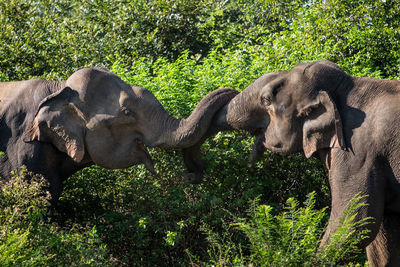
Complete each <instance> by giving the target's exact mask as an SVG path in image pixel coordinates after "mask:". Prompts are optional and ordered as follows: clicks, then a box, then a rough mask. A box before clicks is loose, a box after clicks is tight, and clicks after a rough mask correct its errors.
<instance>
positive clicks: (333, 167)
mask: <svg viewBox="0 0 400 267" xmlns="http://www.w3.org/2000/svg"><path fill="white" fill-rule="evenodd" d="M399 118H400V81H396V80H382V79H374V78H369V77H353V76H350V75H348V74H346V73H345V72H344V71H343V70H342V69H341V68H340V67H339V66H338V65H336V64H335V63H333V62H329V61H319V62H313V63H306V64H300V65H297V66H296V67H294V68H293V69H291V70H290V71H287V72H275V73H268V74H265V75H263V76H262V77H260V78H259V79H257V80H256V81H255V82H254V83H252V84H251V85H250V86H248V87H247V88H246V89H245V90H244V91H243V92H241V93H240V94H239V95H237V96H236V97H235V98H233V99H232V100H231V101H230V102H229V103H228V104H226V105H225V106H224V107H223V108H221V110H220V111H218V112H217V114H216V115H215V116H214V118H213V121H212V123H211V127H210V130H209V131H210V132H214V131H217V130H226V129H228V130H229V129H245V130H248V131H249V132H250V133H252V134H254V135H256V136H257V137H256V142H255V144H254V148H253V154H254V155H253V157H257V156H259V155H261V154H262V153H263V152H264V151H265V149H269V150H271V151H273V152H277V153H281V154H292V153H304V155H305V156H306V157H307V158H309V157H312V156H313V157H316V158H318V159H319V160H321V161H322V163H323V164H324V165H325V166H326V168H327V169H328V174H329V184H330V189H331V196H332V200H331V212H330V218H329V222H328V226H327V230H326V231H325V233H324V236H323V238H322V241H321V246H323V245H325V244H327V243H329V239H330V236H331V234H332V233H333V232H335V231H336V229H337V226H338V219H339V218H340V217H342V216H343V215H344V214H343V212H344V210H345V208H346V206H347V204H348V203H349V202H350V200H351V199H352V198H353V197H354V196H355V195H356V194H361V195H365V196H366V197H365V198H363V200H362V202H364V203H365V204H367V205H365V206H363V207H361V208H360V209H359V210H358V214H357V216H356V219H355V221H360V220H363V219H365V218H368V217H372V218H373V220H372V222H371V223H369V224H368V225H367V226H364V227H365V229H368V230H369V231H370V232H369V234H368V238H366V239H364V240H362V241H360V242H359V244H358V245H359V247H360V248H366V252H367V257H368V260H369V262H370V264H371V266H398V264H399V263H400V230H399V229H400V168H399V166H400V120H399ZM196 145H198V144H196ZM186 153H187V156H188V159H187V160H186V161H189V162H190V161H191V160H193V159H190V158H189V156H190V155H191V153H193V151H189V152H186ZM194 160H195V161H194V163H196V162H197V161H198V159H194ZM194 163H193V162H192V165H193V164H194Z"/></svg>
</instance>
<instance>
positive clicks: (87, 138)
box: [24, 68, 236, 172]
mask: <svg viewBox="0 0 400 267" xmlns="http://www.w3.org/2000/svg"><path fill="white" fill-rule="evenodd" d="M235 94H236V93H235V91H233V90H217V91H214V92H212V93H210V94H209V95H207V96H206V97H205V98H204V99H203V100H202V101H201V102H200V103H199V105H198V106H197V107H196V109H195V110H194V111H193V113H192V114H191V116H190V117H188V118H187V119H183V120H179V119H176V118H173V117H171V116H170V115H169V114H168V113H167V112H166V111H165V109H164V108H163V106H162V105H161V104H160V103H159V102H158V101H157V99H156V98H155V97H154V95H153V94H152V93H150V92H149V91H147V90H146V89H144V88H140V87H136V86H131V85H129V84H126V83H125V82H123V81H122V80H121V79H120V78H119V77H118V76H117V75H115V74H112V73H110V72H109V71H107V70H105V69H98V68H86V69H81V70H79V71H77V72H75V73H74V74H72V75H71V76H70V77H69V78H68V79H67V80H66V81H65V86H64V88H63V89H61V90H59V91H57V92H55V93H53V94H50V95H49V96H47V97H46V98H45V99H43V100H42V101H41V103H40V104H39V106H38V110H37V113H36V115H35V116H34V119H33V121H32V122H31V124H30V125H29V127H27V130H26V131H25V133H24V140H25V141H27V142H32V141H40V142H48V143H51V144H53V145H54V146H55V147H56V148H57V149H58V150H60V151H61V152H64V153H66V154H67V155H68V156H69V157H70V158H71V159H73V160H74V161H75V162H76V163H78V164H86V165H87V164H90V163H95V164H98V165H100V166H102V167H104V168H112V169H114V168H125V167H129V166H132V165H135V164H140V163H143V164H144V165H145V166H146V167H147V168H148V169H149V170H150V171H152V172H153V171H154V168H153V163H152V160H151V158H150V156H149V154H148V152H147V150H146V148H145V147H144V144H145V145H147V146H150V147H154V146H157V147H164V148H185V147H189V146H191V145H193V144H195V143H196V142H197V141H198V140H199V139H200V138H201V137H202V136H203V135H204V132H205V131H206V130H207V129H208V125H209V124H210V122H211V120H212V117H213V115H214V113H215V112H216V111H217V110H218V109H219V108H221V106H223V105H224V104H225V103H226V102H228V101H229V100H230V99H231V98H233V96H234V95H235Z"/></svg>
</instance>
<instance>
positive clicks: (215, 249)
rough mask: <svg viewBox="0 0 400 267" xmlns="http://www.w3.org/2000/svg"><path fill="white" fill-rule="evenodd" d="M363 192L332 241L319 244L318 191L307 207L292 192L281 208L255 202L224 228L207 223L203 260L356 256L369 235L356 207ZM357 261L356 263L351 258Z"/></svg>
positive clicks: (316, 261) (241, 262)
mask: <svg viewBox="0 0 400 267" xmlns="http://www.w3.org/2000/svg"><path fill="white" fill-rule="evenodd" d="M361 200H362V197H359V196H355V198H353V200H352V201H351V203H349V205H348V206H347V208H346V210H345V215H344V217H342V218H341V220H340V222H339V227H338V231H337V232H335V233H333V234H332V236H331V239H330V242H329V244H327V245H325V246H323V247H319V244H320V237H321V235H322V233H323V225H324V223H325V222H326V220H325V218H326V215H327V214H326V209H320V210H316V209H315V193H311V194H309V195H308V196H307V199H306V201H305V202H304V207H299V202H298V201H296V200H295V199H294V198H289V199H288V200H287V202H286V205H285V206H284V208H283V211H281V212H280V213H278V214H276V215H275V214H274V213H275V212H274V209H273V208H272V207H271V206H269V205H259V204H258V200H255V201H253V202H252V203H251V205H250V209H249V211H248V216H247V218H236V219H235V222H234V223H232V224H230V225H229V226H228V225H227V224H225V229H224V231H223V232H222V233H215V232H213V231H212V230H211V229H210V228H209V227H208V226H205V227H204V228H203V229H204V232H205V233H206V235H207V239H208V241H209V242H210V245H211V247H210V249H209V250H208V253H209V255H210V259H209V261H208V262H203V263H202V265H211V266H337V265H338V264H339V263H341V262H343V260H350V259H351V258H354V255H355V253H358V252H359V249H358V248H357V244H358V243H359V242H360V241H361V240H363V239H365V238H366V237H367V233H368V231H366V230H360V229H361V227H363V226H366V225H367V224H368V223H370V218H367V219H363V220H361V221H354V219H355V217H356V215H357V210H358V209H360V208H361V207H363V206H365V204H363V203H362V201H361ZM237 231H240V232H239V233H244V234H245V236H246V237H247V239H246V240H244V239H241V242H239V243H238V242H237V240H235V239H234V238H233V237H234V235H235V234H238V233H237ZM348 264H350V265H353V266H354V265H355V266H360V265H356V263H350V262H349V263H348Z"/></svg>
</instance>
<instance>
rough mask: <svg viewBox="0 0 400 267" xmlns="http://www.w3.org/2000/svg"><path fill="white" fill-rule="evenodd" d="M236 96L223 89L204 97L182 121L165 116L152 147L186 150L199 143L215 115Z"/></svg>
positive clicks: (230, 90) (232, 92)
mask: <svg viewBox="0 0 400 267" xmlns="http://www.w3.org/2000/svg"><path fill="white" fill-rule="evenodd" d="M237 94H238V92H237V91H235V90H232V89H228V88H224V89H218V90H215V91H212V92H211V93H209V94H208V95H206V96H205V97H204V98H203V99H202V100H201V101H200V102H199V103H198V104H197V106H196V108H195V109H194V110H193V112H192V114H191V115H190V116H189V117H188V118H187V119H183V120H179V119H175V118H173V117H171V116H169V115H168V116H166V117H164V118H163V119H162V120H163V121H162V122H161V123H160V124H159V128H158V133H160V135H159V136H158V138H157V140H156V141H154V142H152V143H151V145H152V146H158V147H162V148H186V147H190V146H192V145H194V144H196V143H197V142H199V141H200V140H201V139H202V137H203V136H204V135H205V134H206V133H207V131H208V130H209V127H210V124H211V122H212V120H213V117H214V115H215V113H216V112H217V111H218V110H219V109H221V107H223V106H224V105H226V104H227V103H228V102H229V101H230V100H231V99H232V98H234V97H235V96H236V95H237Z"/></svg>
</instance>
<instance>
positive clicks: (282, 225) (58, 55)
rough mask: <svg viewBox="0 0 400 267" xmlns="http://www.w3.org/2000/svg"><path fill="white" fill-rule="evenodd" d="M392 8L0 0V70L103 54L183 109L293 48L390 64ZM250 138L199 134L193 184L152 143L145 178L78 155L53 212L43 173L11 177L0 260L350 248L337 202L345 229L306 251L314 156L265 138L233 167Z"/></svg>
mask: <svg viewBox="0 0 400 267" xmlns="http://www.w3.org/2000/svg"><path fill="white" fill-rule="evenodd" d="M399 16H400V4H399V3H397V1H391V0H386V1H375V0H374V1H372V0H362V1H350V0H341V1H339V0H329V1H328V0H325V1H322V0H319V1H318V0H317V1H305V0H294V1H287V0H285V1H274V0H251V1H242V0H232V1H213V0H203V1H186V0H176V1H169V0H152V1H144V0H123V1H109V0H105V1H97V0H81V1H76V0H70V1H65V0H57V1H54V0H38V1H29V0H9V1H1V2H0V80H1V81H7V80H19V79H27V78H30V77H44V78H48V79H63V78H66V77H68V75H70V74H71V73H72V72H73V71H74V70H77V69H79V68H81V67H84V66H105V67H107V68H109V69H111V71H113V72H114V73H116V74H118V75H119V76H121V77H122V79H124V80H125V81H126V82H129V83H131V84H135V85H139V86H143V87H146V88H148V89H149V90H150V91H152V92H153V93H154V94H155V96H156V97H157V98H158V99H159V100H160V102H161V103H162V104H163V105H164V107H165V108H166V109H167V110H168V111H169V112H170V113H171V114H172V115H174V116H176V117H180V118H182V117H186V116H188V114H190V112H191V110H192V109H193V108H194V107H195V105H196V103H197V102H198V101H199V100H200V99H201V98H202V97H204V96H205V95H206V94H207V92H210V91H212V90H214V89H217V88H221V87H231V88H235V89H237V90H243V89H244V88H245V87H246V86H247V85H249V84H250V83H251V82H252V81H254V80H255V79H256V78H257V77H259V76H261V75H262V74H263V73H266V72H271V71H277V70H279V71H280V70H287V69H290V68H291V67H293V66H294V65H296V64H297V63H300V62H307V61H315V60H320V59H327V60H331V61H334V62H336V63H338V64H339V65H340V66H341V67H342V68H343V69H345V70H346V71H347V72H348V73H350V74H352V75H357V76H371V77H380V78H391V79H394V78H397V77H399V76H400V74H399V71H400V69H399V66H400V54H399V53H400V52H399V51H400V49H399V48H400V43H399V40H400V32H399V29H400V28H399V26H400V25H399V24H400V17H399ZM251 142H252V139H251V138H250V137H247V135H246V133H242V132H232V133H219V134H217V135H216V136H215V137H214V138H210V140H208V141H207V142H206V143H205V144H204V146H203V154H204V157H205V160H206V163H207V168H206V176H205V181H204V182H203V183H202V184H201V185H189V184H187V183H186V182H185V181H184V178H183V173H184V167H183V164H182V161H181V157H180V152H179V151H174V150H172V151H163V150H159V149H153V150H152V151H151V154H152V157H153V158H154V160H155V161H156V169H157V172H158V173H159V175H158V176H157V177H155V176H151V175H150V174H149V173H148V172H147V171H146V170H145V169H144V168H143V167H142V166H136V167H132V168H129V169H124V170H114V171H111V170H104V169H101V168H99V167H97V166H94V167H91V168H87V169H84V170H82V171H81V172H79V173H77V174H76V175H74V176H73V177H71V178H70V179H69V180H68V181H67V182H66V183H65V190H64V193H63V195H62V198H61V199H60V201H59V207H58V209H57V214H56V216H55V222H52V223H47V222H45V220H44V219H43V212H44V209H45V206H46V195H43V194H39V193H38V192H39V191H38V190H39V188H40V186H41V184H42V183H43V181H40V180H38V181H35V182H32V183H30V184H29V185H27V184H26V183H25V182H24V181H23V180H21V177H17V178H16V179H15V180H14V181H13V182H12V184H9V186H7V187H4V188H2V191H1V192H0V223H1V225H0V229H1V231H0V265H2V266H3V265H5V266H7V265H9V266H11V265H16V264H17V265H28V266H30V265H32V266H35V265H38V264H42V265H50V266H59V265H67V266H70V265H93V266H105V265H126V266H131V265H138V266H146V265H148V266H163V265H165V266H172V265H178V266H179V265H183V266H187V265H190V264H192V265H217V266H231V265H248V264H250V263H251V264H253V265H256V266H263V265H268V266H299V265H304V266H312V265H324V264H325V265H327V266H332V265H335V264H338V263H340V262H341V261H342V258H341V257H342V256H346V255H349V256H350V255H354V254H353V253H352V252H354V250H356V248H355V247H354V246H353V245H352V242H354V241H355V240H357V239H358V238H362V235H363V234H365V233H354V232H353V231H352V230H351V228H349V227H348V221H349V218H351V216H352V215H351V212H349V215H348V217H347V218H344V219H343V221H344V222H346V221H347V223H344V226H343V230H341V231H343V232H341V233H344V232H347V233H348V235H349V239H348V240H345V241H343V240H341V239H340V238H338V240H339V241H338V242H339V243H336V244H335V243H334V244H333V245H332V247H330V248H329V247H328V248H326V251H322V252H321V251H319V252H318V253H319V254H318V255H319V257H317V256H316V255H317V254H316V253H317V250H318V242H319V240H320V237H321V236H320V235H321V232H323V227H324V225H325V223H326V218H327V216H328V212H327V211H326V210H325V209H324V207H326V206H329V201H330V199H329V197H330V196H329V188H328V184H327V181H326V172H325V170H324V169H323V168H322V166H321V164H320V163H319V162H317V161H315V160H305V159H304V157H303V156H301V155H293V156H290V157H287V156H285V157H284V156H280V155H276V154H272V153H270V152H266V153H265V157H264V158H263V159H262V160H260V161H259V162H257V163H255V164H254V165H253V166H248V162H247V158H248V155H249V154H250V150H251ZM313 191H315V193H314V194H312V195H308V194H309V193H310V192H313ZM287 199H289V200H288V201H287V202H286V200H287ZM294 199H296V200H294ZM299 202H300V203H302V202H304V205H303V206H300V205H299V204H298V203H299ZM354 205H356V204H354ZM295 232H296V234H297V235H295V236H293V235H291V234H292V233H295ZM340 242H344V243H340ZM338 248H342V249H343V250H340V251H339V250H338ZM338 253H339V254H338ZM324 257H325V258H324ZM321 259H323V261H322V262H321ZM353 259H354V261H355V262H359V263H360V264H363V257H362V255H361V256H358V257H356V258H353Z"/></svg>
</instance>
